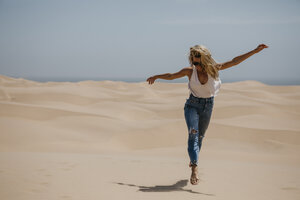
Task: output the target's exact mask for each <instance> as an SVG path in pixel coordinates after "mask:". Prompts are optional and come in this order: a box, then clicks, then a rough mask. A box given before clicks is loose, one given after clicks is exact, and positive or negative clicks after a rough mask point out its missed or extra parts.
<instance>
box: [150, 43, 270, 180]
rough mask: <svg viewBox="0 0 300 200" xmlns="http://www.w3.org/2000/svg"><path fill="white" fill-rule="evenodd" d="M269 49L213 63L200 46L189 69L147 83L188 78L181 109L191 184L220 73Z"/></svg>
mask: <svg viewBox="0 0 300 200" xmlns="http://www.w3.org/2000/svg"><path fill="white" fill-rule="evenodd" d="M264 48H268V46H267V45H265V44H260V45H258V47H257V48H255V49H254V50H252V51H250V52H248V53H245V54H243V55H240V56H237V57H235V58H233V59H232V60H231V61H228V62H224V63H216V62H215V60H214V59H213V58H212V56H211V54H210V52H209V50H208V49H207V48H206V47H205V46H203V45H195V46H193V47H191V48H190V54H189V62H190V67H185V68H183V69H182V70H180V71H179V72H176V73H173V74H171V73H166V74H160V75H155V76H152V77H149V78H148V79H147V81H148V82H149V84H153V83H154V81H155V80H156V79H158V78H160V79H166V80H173V79H176V78H181V77H184V76H188V78H189V83H188V88H189V90H190V92H189V93H190V96H189V98H188V99H187V100H186V103H185V106H184V116H185V121H186V124H187V128H188V154H189V157H190V164H189V166H190V167H191V169H192V174H191V178H190V182H191V184H193V185H196V184H198V182H199V178H198V168H197V165H198V155H199V151H200V149H201V145H202V140H203V137H204V135H205V131H206V129H207V128H208V125H209V122H210V117H211V113H212V110H213V105H214V97H215V96H216V95H217V93H218V92H219V89H220V87H221V80H220V79H219V71H220V70H224V69H228V68H230V67H232V66H235V65H237V64H239V63H241V62H242V61H244V60H246V59H247V58H249V57H250V56H252V55H254V54H255V53H258V52H260V51H261V50H263V49H264Z"/></svg>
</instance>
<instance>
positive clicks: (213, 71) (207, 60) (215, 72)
mask: <svg viewBox="0 0 300 200" xmlns="http://www.w3.org/2000/svg"><path fill="white" fill-rule="evenodd" d="M199 53H200V55H201V59H200V60H201V64H202V66H203V67H204V70H205V71H206V72H207V73H208V74H209V75H210V76H211V77H213V78H214V79H217V78H218V77H219V68H218V67H217V63H216V61H215V60H214V59H213V57H212V56H211V53H210V51H209V50H208V49H207V48H206V47H205V46H203V45H195V46H193V47H191V48H190V55H189V62H190V64H191V66H192V65H193V57H194V56H195V55H196V54H199Z"/></svg>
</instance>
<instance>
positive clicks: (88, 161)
mask: <svg viewBox="0 0 300 200" xmlns="http://www.w3.org/2000/svg"><path fill="white" fill-rule="evenodd" d="M186 98H188V89H187V84H186V83H162V82H156V83H155V84H154V85H151V86H150V85H148V84H147V83H146V82H140V83H126V82H121V81H82V82H76V83H71V82H46V83H41V82H34V81H29V80H25V79H15V78H11V77H6V76H2V75H0V127H1V133H0V198H1V199H30V200H33V199H84V200H88V199H119V198H122V199H171V198H172V199H187V198H193V199H200V198H201V199H241V198H242V199H299V198H300V181H299V180H300V171H299V167H300V154H299V153H300V123H299V121H300V101H299V100H300V86H270V85H265V84H263V83H260V82H257V81H243V82H235V83H225V84H222V86H221V91H220V93H219V94H218V96H217V97H216V98H215V106H214V112H213V116H212V119H211V124H210V126H209V129H208V131H207V133H206V137H205V140H204V142H203V147H202V150H201V152H200V179H201V181H200V184H199V185H198V186H192V185H190V184H189V183H188V181H187V179H189V176H190V174H189V173H190V171H189V170H190V169H189V168H188V166H187V164H188V155H187V151H186V148H187V146H186V143H187V127H186V124H185V121H184V115H183V106H184V103H185V100H186Z"/></svg>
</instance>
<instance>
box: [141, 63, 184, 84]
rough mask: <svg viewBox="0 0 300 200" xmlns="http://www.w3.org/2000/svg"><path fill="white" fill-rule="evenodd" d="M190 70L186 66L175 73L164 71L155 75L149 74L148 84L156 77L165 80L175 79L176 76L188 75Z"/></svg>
mask: <svg viewBox="0 0 300 200" xmlns="http://www.w3.org/2000/svg"><path fill="white" fill-rule="evenodd" d="M189 72H190V69H189V68H188V67H186V68H183V69H182V70H180V71H179V72H176V73H173V74H171V73H166V74H159V75H155V76H151V77H149V78H148V79H147V81H148V83H149V84H153V83H154V81H155V80H156V79H158V78H160V79H165V80H173V79H177V78H181V77H184V76H188V74H189Z"/></svg>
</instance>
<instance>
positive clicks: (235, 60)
mask: <svg viewBox="0 0 300 200" xmlns="http://www.w3.org/2000/svg"><path fill="white" fill-rule="evenodd" d="M264 48H268V46H267V45H265V44H260V45H258V46H257V47H256V48H255V49H254V50H252V51H249V52H248V53H245V54H243V55H240V56H237V57H235V58H233V59H232V60H231V61H228V62H224V63H221V64H219V65H220V70H223V69H227V68H229V67H232V66H235V65H238V64H240V63H241V62H243V61H244V60H246V59H247V58H249V57H250V56H252V55H253V54H256V53H258V52H260V51H261V50H263V49H264Z"/></svg>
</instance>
